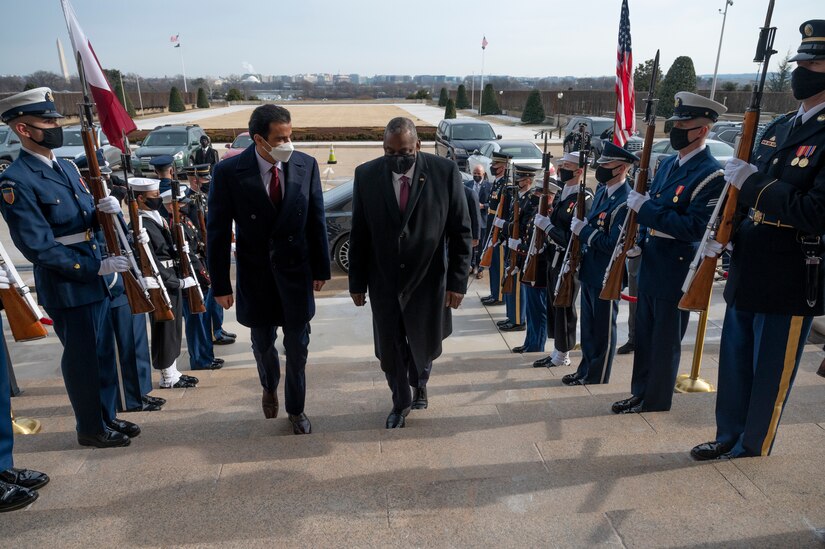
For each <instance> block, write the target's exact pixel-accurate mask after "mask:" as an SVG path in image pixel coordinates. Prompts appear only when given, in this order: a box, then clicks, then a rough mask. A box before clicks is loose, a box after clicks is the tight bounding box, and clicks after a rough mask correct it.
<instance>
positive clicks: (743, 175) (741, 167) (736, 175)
mask: <svg viewBox="0 0 825 549" xmlns="http://www.w3.org/2000/svg"><path fill="white" fill-rule="evenodd" d="M757 171H759V169H758V168H757V167H756V166H754V165H753V164H748V163H747V162H745V161H744V160H740V159H739V158H731V159H730V160H728V161H727V162H725V180H726V181H727V182H728V183H730V184H731V185H733V186H734V187H736V188H737V189H741V188H742V184H743V183H744V182H745V180H746V179H747V178H748V177H750V176H751V175H753V174H755V173H756V172H757Z"/></svg>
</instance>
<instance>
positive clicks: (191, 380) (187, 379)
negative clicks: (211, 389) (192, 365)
mask: <svg viewBox="0 0 825 549" xmlns="http://www.w3.org/2000/svg"><path fill="white" fill-rule="evenodd" d="M180 380H181V381H185V382H186V383H191V384H192V385H193V386H194V385H197V384H198V382H199V381H200V380H199V379H198V378H196V377H195V376H188V375H186V374H181V375H180Z"/></svg>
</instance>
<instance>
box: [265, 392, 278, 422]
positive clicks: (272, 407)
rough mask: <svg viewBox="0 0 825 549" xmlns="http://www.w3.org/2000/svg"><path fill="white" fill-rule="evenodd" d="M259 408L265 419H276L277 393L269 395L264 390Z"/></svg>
mask: <svg viewBox="0 0 825 549" xmlns="http://www.w3.org/2000/svg"><path fill="white" fill-rule="evenodd" d="M261 408H262V409H263V411H264V417H265V418H266V419H274V418H276V417H278V393H270V392H269V391H267V390H266V389H264V394H263V396H262V397H261Z"/></svg>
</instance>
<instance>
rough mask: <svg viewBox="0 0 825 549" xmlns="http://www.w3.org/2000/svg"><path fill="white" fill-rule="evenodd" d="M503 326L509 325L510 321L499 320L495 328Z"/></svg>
mask: <svg viewBox="0 0 825 549" xmlns="http://www.w3.org/2000/svg"><path fill="white" fill-rule="evenodd" d="M505 324H510V321H509V320H508V319H506V318H505V319H504V320H499V321H497V322H496V326H498V327H499V328H500V327H502V326H504V325H505Z"/></svg>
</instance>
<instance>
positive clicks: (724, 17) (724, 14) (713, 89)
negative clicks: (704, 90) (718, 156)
mask: <svg viewBox="0 0 825 549" xmlns="http://www.w3.org/2000/svg"><path fill="white" fill-rule="evenodd" d="M732 5H733V0H725V11H724V12H723V11H722V10H719V13H721V14H722V32H721V33H719V49H718V50H717V51H716V66H714V67H713V83H712V84H711V85H710V99H711V101H712V100H713V96H714V95H715V94H716V73H717V72H719V56H720V55H721V54H722V37H724V36H725V21H727V19H728V6H732Z"/></svg>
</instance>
